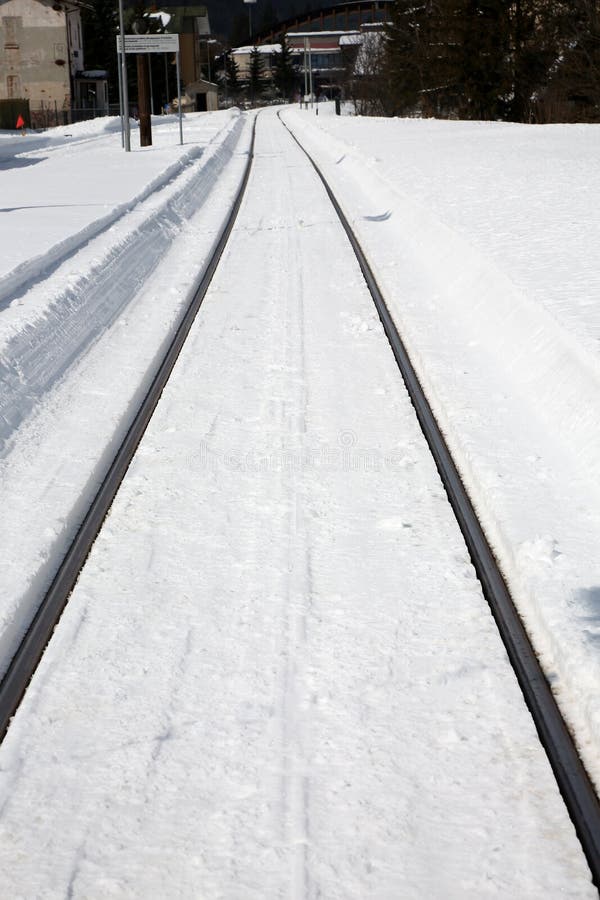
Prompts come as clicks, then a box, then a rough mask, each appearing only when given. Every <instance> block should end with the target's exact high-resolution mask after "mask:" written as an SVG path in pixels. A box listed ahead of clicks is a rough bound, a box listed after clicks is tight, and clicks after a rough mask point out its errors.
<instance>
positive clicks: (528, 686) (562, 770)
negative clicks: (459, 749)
mask: <svg viewBox="0 0 600 900" xmlns="http://www.w3.org/2000/svg"><path fill="white" fill-rule="evenodd" d="M280 119H281V116H280ZM282 122H283V120H282ZM283 124H284V125H285V122H283ZM285 127H286V128H287V125H286V126H285ZM288 131H289V133H290V134H291V135H292V137H293V138H294V140H295V141H296V143H297V144H298V146H299V147H300V148H301V149H302V150H303V152H304V153H305V154H306V156H307V157H308V159H309V160H310V162H311V163H312V165H313V167H314V169H315V171H316V173H317V175H318V176H319V178H320V179H321V181H322V182H323V186H324V188H325V190H326V191H327V195H328V197H329V199H330V200H331V202H332V204H333V206H334V208H335V211H336V213H337V215H338V216H339V219H340V221H341V223H342V225H343V227H344V230H345V231H346V234H347V235H348V239H349V241H350V243H351V245H352V249H353V250H354V253H355V254H356V258H357V260H358V262H359V265H360V268H361V270H362V273H363V275H364V278H365V281H366V283H367V286H368V288H369V291H370V293H371V296H372V297H373V300H374V302H375V306H376V307H377V312H378V313H379V318H380V319H381V323H382V325H383V328H384V330H385V333H386V335H387V338H388V341H389V342H390V346H391V348H392V351H393V353H394V356H395V358H396V362H397V363H398V367H399V369H400V372H401V374H402V378H403V379H404V383H405V384H406V388H407V390H408V393H409V395H410V398H411V401H412V403H413V406H414V408H415V411H416V413H417V417H418V419H419V423H420V425H421V428H422V430H423V434H424V435H425V439H426V440H427V443H428V445H429V449H430V450H431V453H432V455H433V458H434V460H435V464H436V466H437V469H438V472H439V473H440V477H441V479H442V482H443V484H444V488H445V489H446V493H447V495H448V499H449V501H450V504H451V506H452V508H453V510H454V514H455V516H456V519H457V521H458V524H459V526H460V530H461V531H462V533H463V536H464V539H465V542H466V544H467V547H468V550H469V554H470V556H471V561H472V563H473V566H474V568H475V571H476V573H477V577H478V578H479V581H480V582H481V585H482V588H483V593H484V595H485V598H486V600H487V602H488V603H489V605H490V609H491V611H492V615H493V616H494V619H495V621H496V624H497V626H498V630H499V632H500V636H501V638H502V641H503V642H504V646H505V647H506V651H507V653H508V657H509V659H510V662H511V665H512V667H513V669H514V671H515V674H516V676H517V679H518V681H519V685H520V687H521V690H522V692H523V696H524V698H525V702H526V704H527V706H528V708H529V711H530V712H531V715H532V718H533V721H534V723H535V727H536V728H537V732H538V735H539V738H540V741H541V743H542V746H543V747H544V750H545V751H546V754H547V756H548V760H549V761H550V765H551V766H552V771H553V772H554V777H555V778H556V781H557V784H558V787H559V790H560V792H561V794H562V796H563V800H564V802H565V805H566V807H567V809H568V811H569V815H570V817H571V820H572V822H573V825H574V826H575V830H576V832H577V836H578V838H579V840H580V842H581V845H582V847H583V851H584V853H585V856H586V859H587V862H588V865H589V867H590V870H591V873H592V878H593V880H594V884H595V885H596V887H597V888H599V889H600V803H599V802H598V797H597V795H596V791H595V790H594V786H593V785H592V783H591V781H590V778H589V776H588V774H587V772H586V770H585V768H584V766H583V763H582V762H581V759H580V757H579V754H578V752H577V748H576V746H575V743H574V740H573V737H572V735H571V733H570V732H569V729H568V728H567V726H566V724H565V721H564V719H563V717H562V714H561V712H560V710H559V708H558V705H557V703H556V700H555V699H554V695H553V693H552V690H551V688H550V686H549V684H548V682H547V680H546V677H545V675H544V673H543V670H542V667H541V665H540V663H539V660H538V658H537V656H536V654H535V651H534V649H533V646H532V644H531V641H530V640H529V637H528V635H527V632H526V631H525V628H524V626H523V623H522V622H521V618H520V616H519V614H518V612H517V609H516V607H515V604H514V602H513V600H512V598H511V596H510V594H509V592H508V588H507V586H506V582H505V581H504V578H503V577H502V574H501V572H500V569H499V567H498V563H497V561H496V559H495V557H494V554H493V553H492V550H491V548H490V545H489V544H488V541H487V538H486V537H485V534H484V532H483V529H482V527H481V524H480V522H479V519H478V518H477V515H476V513H475V510H474V508H473V505H472V503H471V501H470V499H469V496H468V494H467V491H466V488H465V486H464V484H463V482H462V480H461V477H460V475H459V473H458V469H457V467H456V465H455V463H454V460H453V459H452V456H451V454H450V451H449V449H448V446H447V444H446V441H445V440H444V437H443V435H442V432H441V430H440V427H439V425H438V423H437V421H436V419H435V416H434V414H433V412H432V410H431V407H430V405H429V402H428V401H427V398H426V396H425V393H424V391H423V388H422V387H421V384H420V382H419V379H418V377H417V374H416V372H415V370H414V368H413V365H412V363H411V361H410V357H409V355H408V353H407V351H406V347H405V346H404V343H403V341H402V339H401V337H400V335H399V334H398V330H397V328H396V325H395V323H394V321H393V319H392V316H391V315H390V312H389V310H388V308H387V305H386V303H385V300H384V299H383V295H382V293H381V291H380V289H379V286H378V284H377V281H376V280H375V276H374V275H373V272H372V270H371V267H370V266H369V263H368V262H367V259H366V257H365V254H364V253H363V251H362V249H361V246H360V244H359V242H358V240H357V238H356V235H355V234H354V232H353V230H352V228H351V226H350V223H349V222H348V219H347V218H346V216H345V215H344V213H343V211H342V209H341V207H340V204H339V203H338V201H337V199H336V197H335V196H334V194H333V191H332V190H331V188H330V187H329V184H328V183H327V181H326V179H325V177H324V175H323V173H322V172H321V170H320V169H319V167H318V166H317V164H316V163H315V161H314V159H313V158H312V157H311V155H310V154H309V153H308V152H307V151H306V150H305V149H304V147H303V146H302V144H301V143H300V141H299V140H298V139H297V138H296V136H295V135H294V134H293V133H292V132H291V130H290V129H289V128H288Z"/></svg>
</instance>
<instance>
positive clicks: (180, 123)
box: [175, 50, 183, 144]
mask: <svg viewBox="0 0 600 900" xmlns="http://www.w3.org/2000/svg"><path fill="white" fill-rule="evenodd" d="M175 59H176V60H177V109H178V110H179V143H180V144H183V122H182V120H181V78H180V77H179V50H178V51H177V53H176V54H175Z"/></svg>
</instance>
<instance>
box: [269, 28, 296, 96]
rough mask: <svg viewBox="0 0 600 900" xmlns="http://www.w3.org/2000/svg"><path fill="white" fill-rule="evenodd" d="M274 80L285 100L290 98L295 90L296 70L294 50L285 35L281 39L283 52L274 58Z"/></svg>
mask: <svg viewBox="0 0 600 900" xmlns="http://www.w3.org/2000/svg"><path fill="white" fill-rule="evenodd" d="M273 81H274V83H275V87H276V88H277V90H278V92H279V93H280V94H281V96H282V97H283V98H284V100H290V99H291V97H292V93H293V90H294V82H295V70H294V62H293V56H292V51H291V49H290V46H289V44H288V42H287V40H286V39H285V37H282V40H281V52H280V53H277V54H276V55H275V58H274V60H273Z"/></svg>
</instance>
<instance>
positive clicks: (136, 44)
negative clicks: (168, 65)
mask: <svg viewBox="0 0 600 900" xmlns="http://www.w3.org/2000/svg"><path fill="white" fill-rule="evenodd" d="M122 45H123V41H122V40H121V35H120V34H118V35H117V53H118V54H119V55H120V56H121V64H122V67H123V76H122V80H123V82H124V85H123V106H124V115H125V120H126V123H127V124H126V128H125V149H126V150H129V149H130V146H129V109H128V102H127V70H126V68H125V63H124V61H125V56H126V54H127V53H175V58H176V62H177V109H178V111H179V143H180V144H183V124H182V120H181V79H180V77H179V35H178V34H126V35H125V53H123V51H122Z"/></svg>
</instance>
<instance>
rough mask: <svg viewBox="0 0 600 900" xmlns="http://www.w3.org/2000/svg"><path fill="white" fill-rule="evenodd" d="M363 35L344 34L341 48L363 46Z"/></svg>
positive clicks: (341, 39)
mask: <svg viewBox="0 0 600 900" xmlns="http://www.w3.org/2000/svg"><path fill="white" fill-rule="evenodd" d="M362 40H363V36H362V34H343V35H342V36H341V38H340V47H347V46H349V45H351V44H352V45H353V44H362Z"/></svg>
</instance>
